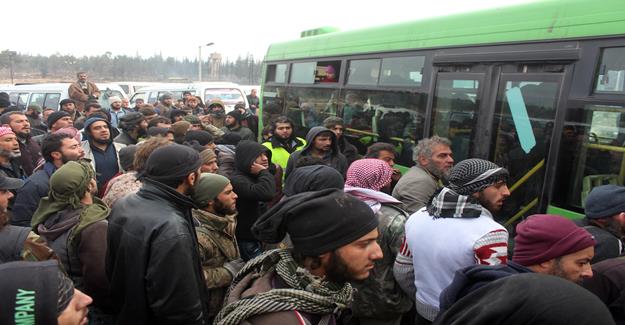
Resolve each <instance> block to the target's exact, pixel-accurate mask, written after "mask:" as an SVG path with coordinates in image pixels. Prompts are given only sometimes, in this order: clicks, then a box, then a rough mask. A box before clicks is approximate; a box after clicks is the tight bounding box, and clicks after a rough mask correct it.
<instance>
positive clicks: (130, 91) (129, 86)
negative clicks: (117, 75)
mask: <svg viewBox="0 0 625 325" xmlns="http://www.w3.org/2000/svg"><path fill="white" fill-rule="evenodd" d="M115 83H116V84H118V85H119V86H120V87H122V89H123V90H124V91H125V92H126V94H127V95H128V97H132V95H134V94H135V93H136V92H137V90H139V89H141V88H144V87H149V86H156V85H160V84H162V82H147V81H117V82H115Z"/></svg>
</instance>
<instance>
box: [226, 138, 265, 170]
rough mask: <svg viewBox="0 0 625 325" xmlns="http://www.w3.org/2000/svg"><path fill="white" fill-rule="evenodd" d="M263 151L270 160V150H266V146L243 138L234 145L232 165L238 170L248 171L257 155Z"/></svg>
mask: <svg viewBox="0 0 625 325" xmlns="http://www.w3.org/2000/svg"><path fill="white" fill-rule="evenodd" d="M263 152H264V153H265V154H266V155H267V158H268V159H269V161H270V162H271V151H270V150H267V148H266V147H264V146H262V145H261V144H260V143H258V142H254V141H250V140H243V141H241V142H239V144H238V145H237V147H236V152H235V154H234V165H235V166H236V168H237V169H238V170H239V171H242V172H244V173H246V174H248V173H249V172H250V168H251V166H252V163H253V162H254V160H256V157H258V156H259V155H260V154H261V153H263Z"/></svg>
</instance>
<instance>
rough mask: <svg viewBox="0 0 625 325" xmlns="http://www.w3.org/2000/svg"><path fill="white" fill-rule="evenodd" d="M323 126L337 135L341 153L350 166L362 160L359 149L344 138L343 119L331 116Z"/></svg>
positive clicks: (324, 121)
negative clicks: (357, 160) (359, 159)
mask: <svg viewBox="0 0 625 325" xmlns="http://www.w3.org/2000/svg"><path fill="white" fill-rule="evenodd" d="M323 126H325V127H327V128H328V129H330V130H332V132H334V134H335V135H336V142H337V143H338V144H339V149H340V150H341V153H342V154H343V155H344V156H345V158H347V164H348V165H351V164H352V163H353V162H354V161H355V160H356V159H358V158H360V156H359V155H358V149H356V147H355V146H354V145H353V144H351V143H349V141H347V139H346V138H345V137H344V136H343V132H345V122H343V119H342V118H340V117H338V116H330V117H328V118H326V119H325V120H323Z"/></svg>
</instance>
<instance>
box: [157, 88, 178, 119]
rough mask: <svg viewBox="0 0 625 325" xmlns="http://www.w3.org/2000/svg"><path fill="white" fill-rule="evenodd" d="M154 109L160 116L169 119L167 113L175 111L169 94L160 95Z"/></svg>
mask: <svg viewBox="0 0 625 325" xmlns="http://www.w3.org/2000/svg"><path fill="white" fill-rule="evenodd" d="M155 109H156V111H157V112H158V114H159V115H160V116H165V117H169V113H170V112H171V111H173V110H175V109H177V108H176V107H175V106H174V97H172V95H171V94H169V93H167V94H163V95H161V97H160V98H159V99H158V105H156V107H155Z"/></svg>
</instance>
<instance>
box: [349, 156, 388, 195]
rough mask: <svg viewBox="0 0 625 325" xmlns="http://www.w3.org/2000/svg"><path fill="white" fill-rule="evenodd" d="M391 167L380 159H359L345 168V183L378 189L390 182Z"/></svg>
mask: <svg viewBox="0 0 625 325" xmlns="http://www.w3.org/2000/svg"><path fill="white" fill-rule="evenodd" d="M392 176H393V169H392V168H391V166H389V165H388V164H387V163H386V162H384V161H382V160H380V159H371V158H369V159H359V160H356V161H354V162H353V163H352V164H351V165H350V166H349V169H348V170H347V179H346V180H345V185H349V186H354V187H361V188H368V189H370V190H374V191H379V190H380V189H382V188H383V187H384V186H386V185H388V184H390V183H391V177H392Z"/></svg>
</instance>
